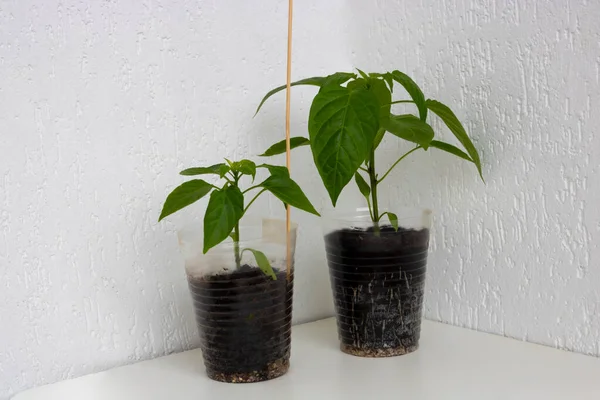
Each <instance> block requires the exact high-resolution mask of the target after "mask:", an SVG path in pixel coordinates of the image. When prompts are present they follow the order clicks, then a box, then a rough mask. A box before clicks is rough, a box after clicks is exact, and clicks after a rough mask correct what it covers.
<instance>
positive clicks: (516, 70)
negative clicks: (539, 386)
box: [0, 0, 600, 398]
mask: <svg viewBox="0 0 600 400" xmlns="http://www.w3.org/2000/svg"><path fill="white" fill-rule="evenodd" d="M537 3H540V2H530V1H525V0H522V1H507V2H503V1H487V2H453V1H445V2H442V1H433V0H431V1H423V2H417V3H415V2H409V1H401V2H398V1H392V0H389V1H372V2H364V1H359V0H346V1H343V0H333V1H332V0H328V1H326V2H325V1H309V2H303V3H297V4H296V13H295V18H296V19H295V28H296V36H295V38H294V62H295V64H294V76H295V77H305V76H309V75H319V74H323V73H328V72H331V71H336V70H348V69H350V68H351V67H352V66H357V67H361V68H363V67H364V69H367V70H385V69H389V68H399V69H403V70H405V71H406V72H407V73H409V74H411V75H413V76H414V77H415V79H416V80H417V81H418V82H419V83H420V84H421V85H422V87H423V89H424V91H425V93H426V95H428V96H430V97H433V98H437V99H439V100H441V101H443V102H446V103H448V104H450V105H451V106H452V107H453V109H454V110H455V111H456V113H457V114H458V115H459V117H461V118H462V119H463V121H465V122H466V126H467V129H468V130H469V131H470V132H471V135H472V136H473V137H474V140H475V143H476V146H477V147H478V148H479V149H481V152H482V158H483V162H484V173H485V176H486V180H487V183H486V184H485V185H484V184H482V183H481V182H480V181H478V179H477V176H476V173H475V170H474V168H472V166H470V165H467V164H466V163H463V162H460V161H459V160H456V159H454V158H452V157H450V156H447V155H445V154H441V153H439V152H438V153H434V152H433V151H432V152H429V153H423V154H419V155H416V156H414V157H412V158H411V159H410V161H408V162H407V163H406V164H405V165H404V167H403V168H400V169H398V170H397V171H396V172H395V174H394V176H393V179H391V180H389V182H390V183H391V185H390V187H388V188H386V189H385V190H384V194H387V195H388V196H387V197H388V198H389V199H390V200H391V201H390V202H391V204H392V205H393V204H407V205H411V204H412V205H414V204H417V205H423V206H430V207H432V208H433V209H434V210H435V213H436V219H435V229H434V242H433V248H432V253H431V258H430V263H429V281H428V293H427V296H428V297H427V303H426V316H427V317H429V318H433V319H439V320H443V321H446V322H450V323H453V324H458V325H463V326H468V327H471V328H475V329H480V330H485V331H491V332H495V333H499V334H505V335H509V336H514V337H517V338H522V339H526V340H530V341H534V342H540V343H544V344H549V345H553V346H559V347H563V348H566V349H569V350H575V351H580V352H584V353H589V354H596V355H598V354H600V348H599V347H600V336H599V335H600V290H599V289H598V287H600V271H599V268H598V265H599V262H600V210H599V209H598V207H597V204H598V198H600V166H599V165H600V164H598V162H597V160H598V159H599V158H600V137H599V136H598V135H595V134H596V133H597V130H598V128H597V127H598V126H600V117H599V116H598V114H597V113H594V110H596V109H598V107H599V106H600V82H599V80H600V46H599V44H598V43H599V41H600V36H599V35H600V28H598V24H597V21H599V20H600V6H599V5H598V4H597V3H595V2H590V1H588V2H584V1H580V2H575V1H571V2H567V1H559V0H556V1H553V2H549V3H550V4H545V5H542V4H537ZM536 4H537V5H536ZM286 12H287V9H286V4H285V2H283V1H269V2H242V1H239V2H235V5H231V4H229V5H226V4H225V2H217V1H210V2H208V1H203V2H200V1H185V0H171V1H169V2H161V1H141V2H134V1H115V2H100V1H98V2H91V1H90V2H88V1H81V0H79V1H78V0H63V1H58V0H44V1H41V0H21V1H0V21H1V23H0V149H1V150H2V153H1V158H0V277H2V279H1V280H0V327H1V328H0V343H1V345H0V398H4V397H7V396H9V395H10V394H12V393H15V392H17V391H19V390H22V389H25V388H28V387H31V386H34V385H41V384H44V383H49V382H53V381H57V380H61V379H65V378H68V377H73V376H78V375H83V374H86V373H90V372H93V371H99V370H103V369H106V368H110V367H113V366H116V365H121V364H124V363H129V362H134V361H136V360H141V359H147V358H151V357H156V356H159V355H162V354H166V353H169V352H174V351H179V350H182V349H186V348H189V347H192V346H195V345H197V339H196V337H195V324H194V321H193V318H192V314H191V303H190V300H189V295H188V291H187V287H186V283H185V278H184V275H183V270H182V267H181V265H180V263H181V259H180V258H179V256H178V253H177V248H176V240H175V237H174V229H175V227H176V226H177V223H178V221H181V220H182V219H185V218H186V217H193V216H197V215H199V214H200V215H201V213H202V212H203V209H202V204H198V205H197V206H195V207H193V208H192V209H191V210H189V211H187V212H186V213H184V214H183V215H181V216H179V217H176V218H173V219H171V220H170V221H168V222H165V223H161V224H156V222H155V221H156V216H157V215H158V212H159V209H160V206H161V203H162V200H163V199H164V196H165V195H166V194H167V192H168V191H169V190H170V189H171V188H173V187H174V186H175V185H176V184H178V183H179V182H180V181H181V180H180V179H179V178H178V177H177V172H178V171H179V170H180V169H181V168H183V167H184V166H190V165H193V164H205V163H212V162H217V161H219V160H220V157H221V156H226V155H229V156H231V157H234V158H240V157H244V156H249V155H252V154H256V153H258V152H259V151H261V150H263V149H264V148H265V147H267V146H268V145H270V144H271V142H273V141H275V140H277V139H278V138H280V137H281V135H283V95H281V96H278V97H277V98H275V99H274V100H273V101H271V102H269V103H268V104H267V106H266V108H265V110H264V113H261V115H259V116H258V117H257V118H255V119H252V114H253V111H254V108H255V106H256V104H257V102H258V100H259V99H260V97H261V96H262V95H263V94H264V92H265V90H267V89H268V88H270V87H272V86H273V85H275V84H277V83H279V82H283V79H284V77H285V60H284V55H285V30H286V26H285V23H286V21H285V19H286ZM294 93H295V95H294V100H293V101H294V104H293V110H294V112H293V121H294V123H293V130H294V133H295V134H303V133H304V132H305V131H306V124H305V122H306V113H307V105H308V104H307V102H308V98H309V97H308V95H309V94H312V93H314V90H313V89H310V88H306V89H304V88H300V89H298V90H296V91H295V92H294ZM436 127H437V128H441V127H440V125H439V124H438V125H436ZM440 132H441V134H442V135H443V137H445V138H447V139H448V140H451V137H450V135H449V133H448V132H447V131H444V130H442V129H440ZM386 140H387V139H386ZM387 143H388V149H387V150H386V151H384V153H383V154H382V161H381V164H382V165H384V163H385V162H386V161H387V162H391V161H393V157H394V156H396V155H397V154H398V151H399V150H400V149H402V148H404V147H401V148H400V149H399V148H398V146H397V144H396V142H394V141H393V140H391V139H390V140H388V141H387ZM309 160H310V157H309V155H308V152H307V151H306V149H303V150H299V151H298V152H297V153H295V155H294V171H295V172H294V175H295V177H296V179H297V180H298V181H299V182H300V183H301V185H302V186H303V187H304V188H306V189H307V192H308V194H309V196H310V197H311V199H313V200H314V201H315V203H316V205H317V207H318V208H320V209H321V208H323V207H324V206H326V204H327V199H326V196H325V192H324V190H323V189H322V187H321V186H320V184H315V182H318V181H317V179H318V177H317V175H316V172H315V170H314V168H313V167H311V166H309V165H308V163H309ZM347 193H348V195H349V197H348V198H346V199H345V203H347V204H352V202H353V200H354V199H355V198H356V197H357V196H355V195H356V192H355V191H352V190H350V191H349V192H347ZM258 207H259V208H257V210H258V211H259V212H260V211H261V210H267V209H269V210H270V212H271V215H279V216H282V214H281V207H280V204H279V203H278V202H273V207H271V204H270V202H269V201H267V200H265V201H263V203H262V204H258ZM295 216H296V219H297V220H298V221H299V222H300V223H301V232H300V240H299V247H298V250H297V253H296V254H297V273H296V285H297V286H296V298H295V310H294V311H295V319H296V321H304V320H307V319H314V318H318V317H321V316H325V315H330V314H331V310H332V307H331V301H330V294H329V290H330V289H329V281H328V278H327V275H326V268H325V262H324V253H323V250H322V243H321V234H320V227H319V221H318V219H316V218H313V217H308V216H305V215H303V214H301V213H296V214H295ZM7 327H8V329H7Z"/></svg>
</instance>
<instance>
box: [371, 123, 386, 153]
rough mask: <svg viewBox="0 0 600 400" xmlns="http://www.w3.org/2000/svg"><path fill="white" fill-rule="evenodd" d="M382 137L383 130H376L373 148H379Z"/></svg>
mask: <svg viewBox="0 0 600 400" xmlns="http://www.w3.org/2000/svg"><path fill="white" fill-rule="evenodd" d="M384 125H385V124H384ZM384 136H385V128H379V129H378V130H377V135H375V140H374V141H373V146H374V147H375V148H377V147H379V145H380V144H381V141H382V140H383V137H384Z"/></svg>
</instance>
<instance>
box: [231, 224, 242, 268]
mask: <svg viewBox="0 0 600 400" xmlns="http://www.w3.org/2000/svg"><path fill="white" fill-rule="evenodd" d="M233 255H234V257H235V268H236V269H240V267H241V263H242V254H241V252H240V223H239V222H238V223H237V224H235V227H234V228H233Z"/></svg>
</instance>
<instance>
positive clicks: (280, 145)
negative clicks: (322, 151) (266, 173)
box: [259, 136, 310, 157]
mask: <svg viewBox="0 0 600 400" xmlns="http://www.w3.org/2000/svg"><path fill="white" fill-rule="evenodd" d="M309 144H310V140H308V139H307V138H305V137H301V136H296V137H293V138H290V149H295V148H296V147H300V146H308V145H309ZM283 153H285V140H282V141H281V142H277V143H275V144H274V145H273V146H271V147H269V148H268V149H267V150H266V151H265V152H264V153H262V154H261V155H260V156H259V157H271V156H274V155H277V154H283Z"/></svg>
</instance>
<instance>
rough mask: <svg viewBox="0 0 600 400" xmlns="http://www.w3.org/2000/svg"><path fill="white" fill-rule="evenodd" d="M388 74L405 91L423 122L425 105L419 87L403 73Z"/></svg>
mask: <svg viewBox="0 0 600 400" xmlns="http://www.w3.org/2000/svg"><path fill="white" fill-rule="evenodd" d="M389 74H390V75H391V77H392V78H393V79H394V80H395V81H396V82H398V83H399V84H401V85H402V86H403V87H404V89H406V91H407V92H408V94H409V95H410V97H411V98H412V99H413V101H414V102H415V104H416V105H417V108H418V109H419V117H420V118H421V121H423V122H425V121H426V120H427V105H426V104H425V96H424V95H423V92H422V91H421V88H419V86H418V85H417V84H416V83H415V81H413V80H412V79H411V77H410V76H408V75H406V74H405V73H403V72H400V71H398V70H395V71H392V72H391V73H389Z"/></svg>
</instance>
